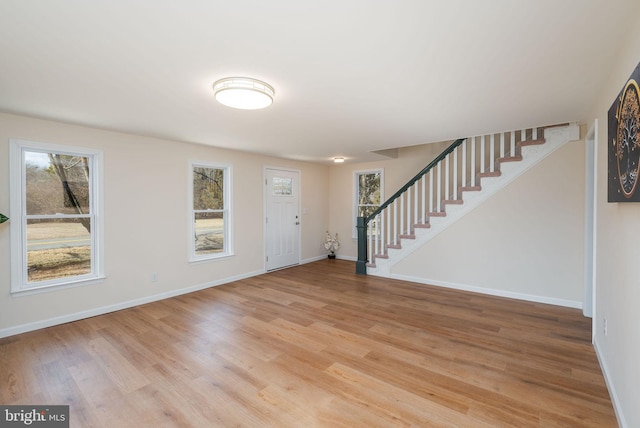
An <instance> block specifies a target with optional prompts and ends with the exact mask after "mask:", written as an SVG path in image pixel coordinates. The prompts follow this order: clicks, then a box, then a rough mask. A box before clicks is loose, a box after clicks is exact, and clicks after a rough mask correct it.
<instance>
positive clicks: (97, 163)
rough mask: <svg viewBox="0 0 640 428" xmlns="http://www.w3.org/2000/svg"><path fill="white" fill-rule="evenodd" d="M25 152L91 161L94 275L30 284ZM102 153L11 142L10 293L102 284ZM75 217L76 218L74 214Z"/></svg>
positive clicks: (83, 148) (54, 145)
mask: <svg viewBox="0 0 640 428" xmlns="http://www.w3.org/2000/svg"><path fill="white" fill-rule="evenodd" d="M26 151H32V152H43V153H58V154H67V155H74V156H85V157H88V158H89V159H90V161H89V162H90V169H91V172H92V173H91V177H90V183H89V188H90V192H91V198H90V214H89V215H90V217H92V223H91V224H92V230H91V273H89V274H85V275H77V276H72V277H68V278H58V279H52V280H47V281H39V282H36V283H31V284H30V283H29V282H28V278H27V266H26V263H27V260H26V248H27V242H26V239H27V238H26V221H27V215H26V180H25V158H24V153H25V152H26ZM103 166H104V162H103V152H102V150H97V149H90V148H86V147H78V146H67V145H61V144H52V143H41V142H36V141H27V140H19V139H10V140H9V175H10V180H9V200H10V213H11V226H10V232H11V238H10V241H11V242H10V246H11V281H10V282H11V293H12V294H14V295H29V294H37V293H41V292H46V291H53V290H59V289H64V288H70V287H77V286H82V285H89V284H95V283H98V282H102V281H103V280H104V278H105V274H104V170H103ZM74 217H75V215H74Z"/></svg>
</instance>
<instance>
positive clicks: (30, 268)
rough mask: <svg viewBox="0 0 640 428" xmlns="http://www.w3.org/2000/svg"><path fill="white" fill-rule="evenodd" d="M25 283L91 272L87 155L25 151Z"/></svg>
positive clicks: (89, 191)
mask: <svg viewBox="0 0 640 428" xmlns="http://www.w3.org/2000/svg"><path fill="white" fill-rule="evenodd" d="M24 160H25V164H24V178H25V207H26V213H25V214H26V238H27V242H26V243H27V249H26V252H27V281H28V282H37V281H46V280H52V279H60V278H68V277H72V276H78V275H85V274H88V273H91V271H92V267H91V259H92V258H91V227H92V225H91V211H90V210H91V201H90V198H91V189H90V185H89V183H90V179H89V177H90V173H91V171H90V167H89V161H88V158H87V157H83V156H72V155H67V154H59V153H44V152H35V151H33V152H30V151H26V152H25V158H24Z"/></svg>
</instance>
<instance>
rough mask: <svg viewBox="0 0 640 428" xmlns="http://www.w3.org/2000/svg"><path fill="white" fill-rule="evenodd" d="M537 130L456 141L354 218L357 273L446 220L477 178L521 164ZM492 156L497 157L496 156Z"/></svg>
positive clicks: (475, 187) (477, 186) (476, 183)
mask: <svg viewBox="0 0 640 428" xmlns="http://www.w3.org/2000/svg"><path fill="white" fill-rule="evenodd" d="M538 132H539V131H538V128H531V129H521V130H516V131H506V132H502V133H496V134H489V135H480V136H475V137H470V138H465V139H459V140H456V141H455V142H454V143H453V144H452V145H451V146H449V147H448V148H447V149H446V150H445V151H443V152H442V153H441V154H440V155H438V156H437V157H436V158H435V159H434V160H433V161H432V162H431V163H430V164H429V165H427V167H425V168H424V169H423V170H422V171H420V173H419V174H418V175H416V176H415V177H414V178H413V179H411V180H410V181H409V182H408V183H407V184H406V185H405V186H403V187H402V188H401V189H400V190H399V191H398V192H396V193H395V194H394V195H393V196H392V197H391V198H389V200H387V201H386V202H384V203H383V204H382V205H381V206H380V208H378V209H377V210H376V211H374V212H373V214H371V216H369V217H367V218H364V217H360V218H358V229H359V230H358V261H357V264H356V271H357V272H358V273H365V274H366V267H367V266H375V259H376V258H387V257H388V249H389V248H400V245H401V240H402V239H407V238H413V237H414V236H415V235H414V233H415V229H416V228H428V227H430V218H431V217H442V216H445V215H446V211H445V210H446V205H447V204H461V203H462V199H463V192H465V191H477V190H480V179H481V178H482V177H487V176H497V175H500V163H501V162H508V161H513V160H519V159H520V158H519V157H518V156H519V155H520V153H519V152H520V145H521V143H522V142H524V141H531V143H534V142H541V141H538V135H539V134H538ZM496 153H497V154H498V155H497V156H496Z"/></svg>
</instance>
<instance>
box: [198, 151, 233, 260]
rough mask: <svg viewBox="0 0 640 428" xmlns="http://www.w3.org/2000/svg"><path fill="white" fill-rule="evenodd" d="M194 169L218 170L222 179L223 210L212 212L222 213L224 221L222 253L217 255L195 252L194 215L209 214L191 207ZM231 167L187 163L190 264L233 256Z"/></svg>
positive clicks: (221, 164) (208, 163) (199, 162)
mask: <svg viewBox="0 0 640 428" xmlns="http://www.w3.org/2000/svg"><path fill="white" fill-rule="evenodd" d="M195 168H211V169H220V170H222V177H223V184H222V185H223V189H222V191H223V197H222V200H223V209H222V210H213V211H214V212H215V211H219V212H222V213H223V219H224V231H223V239H224V241H223V251H222V252H219V253H213V254H205V255H197V254H196V251H195V236H196V230H195V221H194V218H195V214H196V212H211V211H207V210H195V209H194V207H193V203H194V198H193V196H194V195H193V192H194V188H193V171H194V169H195ZM232 173H233V171H232V166H231V165H230V164H224V163H214V162H202V161H190V162H189V174H188V177H189V182H188V189H189V190H188V192H187V196H188V197H187V213H188V214H187V221H188V225H189V226H188V231H189V239H188V252H187V254H188V260H189V262H190V263H194V262H202V261H208V260H219V259H224V258H227V257H232V256H234V252H233V233H232V231H233V227H232V226H233V218H232V217H233V209H232V183H231V180H232V176H233V174H232Z"/></svg>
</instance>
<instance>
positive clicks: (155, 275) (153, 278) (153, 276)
mask: <svg viewBox="0 0 640 428" xmlns="http://www.w3.org/2000/svg"><path fill="white" fill-rule="evenodd" d="M151 282H158V272H151Z"/></svg>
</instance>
